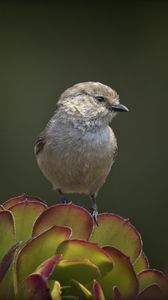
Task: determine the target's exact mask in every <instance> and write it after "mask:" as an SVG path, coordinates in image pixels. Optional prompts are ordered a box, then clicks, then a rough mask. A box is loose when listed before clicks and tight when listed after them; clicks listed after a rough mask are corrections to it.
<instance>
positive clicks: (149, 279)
mask: <svg viewBox="0 0 168 300" xmlns="http://www.w3.org/2000/svg"><path fill="white" fill-rule="evenodd" d="M138 280H139V286H140V292H142V291H144V290H145V289H146V288H148V287H149V286H151V285H153V284H155V285H157V286H158V287H159V288H160V289H161V291H162V293H163V294H164V296H165V297H167V298H166V299H168V278H167V276H166V275H164V274H163V273H162V272H160V271H157V270H154V269H149V270H145V271H143V272H141V273H139V274H138Z"/></svg>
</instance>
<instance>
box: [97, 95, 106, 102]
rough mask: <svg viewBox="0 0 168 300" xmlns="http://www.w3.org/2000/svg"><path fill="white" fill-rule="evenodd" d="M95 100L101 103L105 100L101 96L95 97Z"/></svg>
mask: <svg viewBox="0 0 168 300" xmlns="http://www.w3.org/2000/svg"><path fill="white" fill-rule="evenodd" d="M95 98H96V100H98V101H99V102H103V101H104V100H105V98H104V97H103V96H96V97H95Z"/></svg>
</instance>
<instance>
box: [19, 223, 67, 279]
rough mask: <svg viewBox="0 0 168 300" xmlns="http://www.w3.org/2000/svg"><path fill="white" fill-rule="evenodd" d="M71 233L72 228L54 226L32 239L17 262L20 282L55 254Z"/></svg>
mask: <svg viewBox="0 0 168 300" xmlns="http://www.w3.org/2000/svg"><path fill="white" fill-rule="evenodd" d="M70 235H71V230H70V228H66V227H61V226H53V227H51V228H50V229H48V230H46V231H45V232H43V233H42V234H40V235H39V236H37V237H35V238H33V239H32V240H30V241H29V242H28V243H27V244H26V245H25V246H24V247H23V248H22V249H21V251H20V252H19V254H18V258H17V262H16V271H17V279H18V283H20V282H22V280H24V279H25V278H26V277H27V276H28V275H29V274H31V273H33V272H34V271H35V270H36V268H37V267H38V266H39V265H40V264H41V263H42V262H44V261H45V260H46V259H48V258H50V257H51V256H53V255H55V253H56V250H57V247H58V245H59V244H60V243H61V242H63V241H64V240H66V239H68V238H69V237H70Z"/></svg>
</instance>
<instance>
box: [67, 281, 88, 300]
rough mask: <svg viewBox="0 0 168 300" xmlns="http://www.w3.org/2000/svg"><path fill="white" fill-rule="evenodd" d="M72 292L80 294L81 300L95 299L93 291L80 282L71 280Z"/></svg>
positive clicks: (76, 294)
mask: <svg viewBox="0 0 168 300" xmlns="http://www.w3.org/2000/svg"><path fill="white" fill-rule="evenodd" d="M71 290H72V292H71V293H74V295H75V296H78V297H79V299H80V300H88V299H93V297H92V294H91V292H90V291H89V290H88V289H87V288H86V287H85V286H84V285H83V284H81V283H80V282H78V281H76V280H71Z"/></svg>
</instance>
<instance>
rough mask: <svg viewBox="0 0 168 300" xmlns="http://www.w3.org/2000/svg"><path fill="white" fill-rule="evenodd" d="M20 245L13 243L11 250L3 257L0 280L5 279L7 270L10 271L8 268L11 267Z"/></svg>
mask: <svg viewBox="0 0 168 300" xmlns="http://www.w3.org/2000/svg"><path fill="white" fill-rule="evenodd" d="M18 246H19V244H18V243H17V244H15V245H13V246H12V247H11V248H10V249H9V251H8V252H7V254H6V255H5V256H4V257H3V259H2V260H1V262H0V282H1V281H2V280H3V278H4V276H5V274H6V272H7V271H8V269H9V268H10V266H11V264H12V261H13V257H14V254H15V251H16V249H17V247H18Z"/></svg>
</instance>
